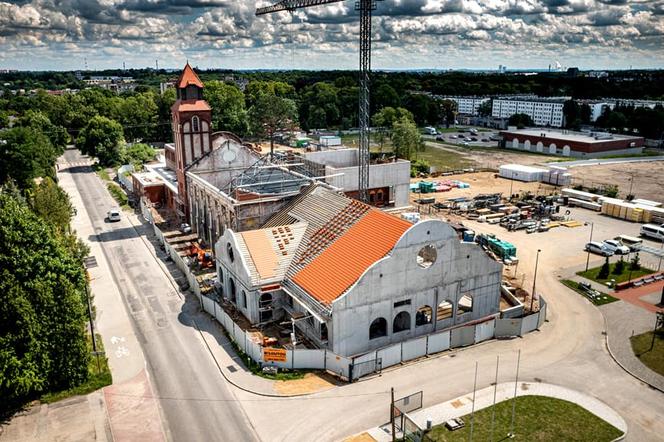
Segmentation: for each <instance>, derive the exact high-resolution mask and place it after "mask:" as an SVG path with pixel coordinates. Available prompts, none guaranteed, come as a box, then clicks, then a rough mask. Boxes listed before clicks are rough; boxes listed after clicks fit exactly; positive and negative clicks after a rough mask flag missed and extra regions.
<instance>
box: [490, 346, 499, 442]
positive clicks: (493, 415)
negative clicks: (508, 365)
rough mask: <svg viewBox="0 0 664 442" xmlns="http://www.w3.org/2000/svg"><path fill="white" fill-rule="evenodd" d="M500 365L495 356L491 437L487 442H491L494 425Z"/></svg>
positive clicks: (497, 356) (497, 357)
mask: <svg viewBox="0 0 664 442" xmlns="http://www.w3.org/2000/svg"><path fill="white" fill-rule="evenodd" d="M499 363H500V356H499V355H496V380H495V381H494V383H493V407H491V435H490V436H489V440H490V441H491V442H493V429H494V425H495V423H496V394H497V393H498V365H499Z"/></svg>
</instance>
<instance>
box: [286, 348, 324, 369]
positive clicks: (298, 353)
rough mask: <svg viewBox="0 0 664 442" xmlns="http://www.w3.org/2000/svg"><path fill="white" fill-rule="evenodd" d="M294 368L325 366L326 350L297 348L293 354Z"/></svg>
mask: <svg viewBox="0 0 664 442" xmlns="http://www.w3.org/2000/svg"><path fill="white" fill-rule="evenodd" d="M293 367H294V368H312V369H316V370H322V369H323V368H325V350H316V349H314V350H310V349H297V350H295V354H294V355H293Z"/></svg>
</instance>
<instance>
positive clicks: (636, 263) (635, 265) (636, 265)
mask: <svg viewBox="0 0 664 442" xmlns="http://www.w3.org/2000/svg"><path fill="white" fill-rule="evenodd" d="M629 269H630V270H641V258H639V254H638V253H637V254H636V255H634V258H632V260H631V261H630V262H629Z"/></svg>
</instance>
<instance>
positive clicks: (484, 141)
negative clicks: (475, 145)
mask: <svg viewBox="0 0 664 442" xmlns="http://www.w3.org/2000/svg"><path fill="white" fill-rule="evenodd" d="M489 141H491V140H489V139H488V138H482V142H483V143H487V142H489Z"/></svg>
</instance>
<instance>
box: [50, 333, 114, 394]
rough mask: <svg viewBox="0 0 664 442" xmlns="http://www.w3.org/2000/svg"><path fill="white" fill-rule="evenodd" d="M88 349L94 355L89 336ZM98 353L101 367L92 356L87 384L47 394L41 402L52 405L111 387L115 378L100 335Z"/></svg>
mask: <svg viewBox="0 0 664 442" xmlns="http://www.w3.org/2000/svg"><path fill="white" fill-rule="evenodd" d="M88 349H89V350H90V353H92V340H91V339H90V336H88ZM97 351H99V352H101V353H102V354H100V355H99V367H97V357H96V356H94V355H92V356H91V357H90V361H89V363H88V373H89V378H88V380H87V382H85V383H83V384H81V385H79V386H77V387H74V388H70V389H69V390H63V391H55V392H51V393H46V394H45V395H43V396H42V397H41V398H40V401H41V402H43V403H46V404H50V403H52V402H57V401H60V400H62V399H66V398H68V397H71V396H78V395H84V394H88V393H92V392H93V391H95V390H99V389H100V388H102V387H105V386H107V385H111V384H112V383H113V378H112V376H111V370H110V369H109V368H108V359H106V356H105V355H104V354H103V351H104V344H103V343H102V341H101V335H99V334H97Z"/></svg>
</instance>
